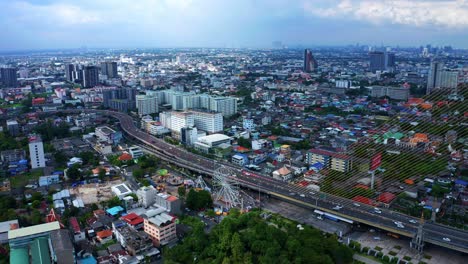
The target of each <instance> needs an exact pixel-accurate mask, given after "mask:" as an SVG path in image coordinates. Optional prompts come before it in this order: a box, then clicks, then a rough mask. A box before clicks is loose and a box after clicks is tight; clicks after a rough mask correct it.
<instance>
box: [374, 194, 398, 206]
mask: <svg viewBox="0 0 468 264" xmlns="http://www.w3.org/2000/svg"><path fill="white" fill-rule="evenodd" d="M395 197H396V195H395V194H393V193H389V192H384V193H382V194H381V195H379V197H378V198H377V201H379V202H382V203H386V204H388V203H390V202H391V201H393V199H395Z"/></svg>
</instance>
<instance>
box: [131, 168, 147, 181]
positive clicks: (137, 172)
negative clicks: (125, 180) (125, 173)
mask: <svg viewBox="0 0 468 264" xmlns="http://www.w3.org/2000/svg"><path fill="white" fill-rule="evenodd" d="M132 175H133V177H135V178H136V179H141V178H143V176H144V175H145V171H144V170H142V169H136V170H134V171H133V172H132Z"/></svg>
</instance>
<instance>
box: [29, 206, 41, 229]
mask: <svg viewBox="0 0 468 264" xmlns="http://www.w3.org/2000/svg"><path fill="white" fill-rule="evenodd" d="M31 223H32V224H33V225H39V224H42V216H41V213H40V212H39V211H38V210H37V209H34V211H33V212H32V214H31Z"/></svg>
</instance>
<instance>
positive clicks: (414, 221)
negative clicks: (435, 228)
mask: <svg viewBox="0 0 468 264" xmlns="http://www.w3.org/2000/svg"><path fill="white" fill-rule="evenodd" d="M409 222H410V223H412V224H416V223H417V222H418V221H416V220H414V219H411V220H409Z"/></svg>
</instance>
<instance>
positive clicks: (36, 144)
mask: <svg viewBox="0 0 468 264" xmlns="http://www.w3.org/2000/svg"><path fill="white" fill-rule="evenodd" d="M29 157H30V158H31V168H33V169H36V168H44V167H45V166H46V164H45V157H44V145H43V144H42V139H41V137H40V136H39V135H30V136H29Z"/></svg>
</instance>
